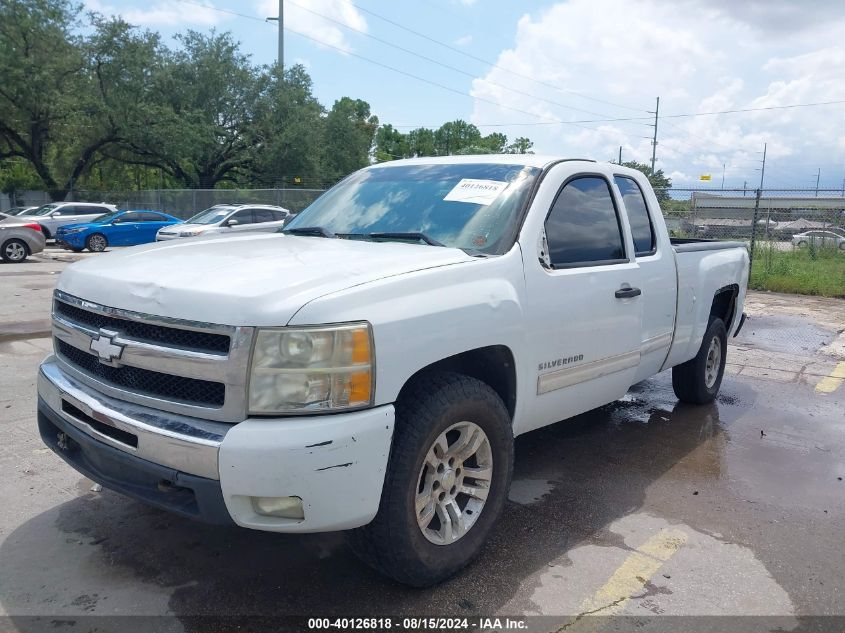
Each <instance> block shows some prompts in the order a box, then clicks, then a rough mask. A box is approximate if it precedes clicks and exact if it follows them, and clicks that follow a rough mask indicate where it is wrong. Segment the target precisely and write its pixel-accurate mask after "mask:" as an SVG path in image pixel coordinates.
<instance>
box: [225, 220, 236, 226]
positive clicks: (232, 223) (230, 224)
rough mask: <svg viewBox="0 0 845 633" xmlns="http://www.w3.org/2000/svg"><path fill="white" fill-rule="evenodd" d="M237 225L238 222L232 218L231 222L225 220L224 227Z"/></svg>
mask: <svg viewBox="0 0 845 633" xmlns="http://www.w3.org/2000/svg"><path fill="white" fill-rule="evenodd" d="M237 225H238V221H237V220H235V219H234V218H233V219H231V220H226V226H237Z"/></svg>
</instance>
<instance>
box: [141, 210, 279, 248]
mask: <svg viewBox="0 0 845 633" xmlns="http://www.w3.org/2000/svg"><path fill="white" fill-rule="evenodd" d="M290 215H291V212H290V211H288V210H287V209H283V208H282V207H275V206H272V205H269V204H217V205H214V206H213V207H210V208H208V209H206V210H205V211H200V212H199V213H197V214H196V215H195V216H194V217H192V218H190V219H188V220H186V221H185V223H184V224H176V225H173V226H167V227H164V228H162V229H160V230H159V232H158V233H157V234H156V241H157V242H164V241H167V240H175V239H177V238H180V237H196V236H197V235H216V234H219V235H237V234H238V233H243V232H246V231H264V232H272V231H276V230H278V229H279V228H281V227H282V226H284V224H285V221H286V220H287V219H288V217H290Z"/></svg>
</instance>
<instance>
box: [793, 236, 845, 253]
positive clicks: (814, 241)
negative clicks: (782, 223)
mask: <svg viewBox="0 0 845 633" xmlns="http://www.w3.org/2000/svg"><path fill="white" fill-rule="evenodd" d="M792 244H793V246H797V247H798V248H806V247H808V246H810V245H812V246H815V247H828V248H830V247H833V248H840V249H843V250H845V237H842V236H841V235H839V234H837V233H834V232H833V231H805V232H804V233H797V234H795V235H793V236H792Z"/></svg>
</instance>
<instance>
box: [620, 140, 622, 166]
mask: <svg viewBox="0 0 845 633" xmlns="http://www.w3.org/2000/svg"><path fill="white" fill-rule="evenodd" d="M619 164H620V165H621V164H622V146H621V145H620V146H619Z"/></svg>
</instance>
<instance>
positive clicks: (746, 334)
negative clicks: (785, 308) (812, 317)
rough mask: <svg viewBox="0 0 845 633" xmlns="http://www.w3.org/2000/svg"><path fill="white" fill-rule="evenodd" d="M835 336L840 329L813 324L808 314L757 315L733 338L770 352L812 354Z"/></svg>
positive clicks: (741, 343)
mask: <svg viewBox="0 0 845 633" xmlns="http://www.w3.org/2000/svg"><path fill="white" fill-rule="evenodd" d="M835 337H836V332H833V331H830V330H826V329H824V328H821V327H818V326H817V325H813V324H812V323H810V322H809V321H808V320H807V319H806V318H805V317H797V316H755V317H750V318H749V319H748V320H747V321H746V322H745V326H744V327H743V328H742V331H741V332H740V333H739V336H737V337H736V339H734V341H732V342H735V343H737V344H739V345H743V344H744V345H751V346H753V347H756V348H758V349H763V350H768V351H770V352H781V353H785V354H797V355H799V356H812V355H813V354H814V353H815V352H816V351H817V350H818V349H819V348H820V347H821V346H822V345H827V344H829V343H830V342H831V341H832V340H833V339H834V338H835Z"/></svg>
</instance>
